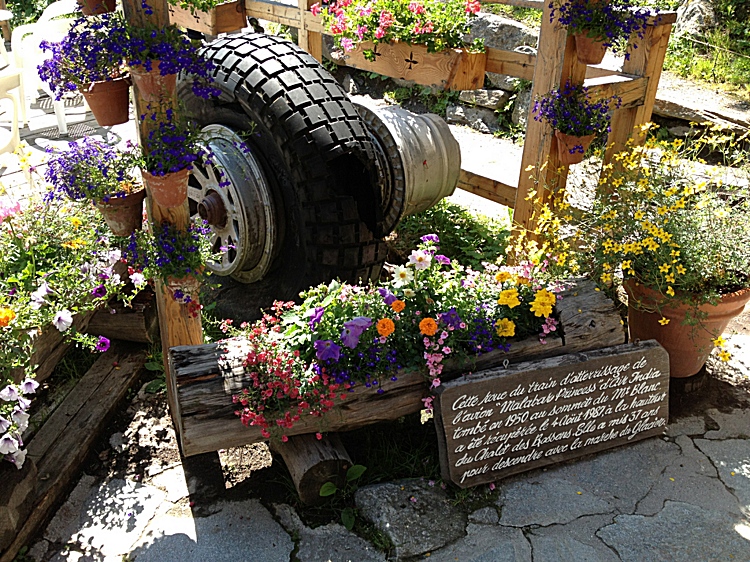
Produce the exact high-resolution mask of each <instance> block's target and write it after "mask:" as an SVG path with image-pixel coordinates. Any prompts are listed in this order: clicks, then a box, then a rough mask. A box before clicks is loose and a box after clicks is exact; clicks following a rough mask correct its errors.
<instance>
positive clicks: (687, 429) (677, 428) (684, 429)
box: [667, 416, 706, 438]
mask: <svg viewBox="0 0 750 562" xmlns="http://www.w3.org/2000/svg"><path fill="white" fill-rule="evenodd" d="M705 431H706V422H705V421H703V418H699V417H698V416H688V417H686V418H680V419H677V420H674V421H673V422H672V423H670V424H669V426H667V437H672V438H674V437H677V436H679V435H703V434H704V433H705Z"/></svg>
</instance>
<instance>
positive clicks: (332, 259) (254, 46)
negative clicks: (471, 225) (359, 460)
mask: <svg viewBox="0 0 750 562" xmlns="http://www.w3.org/2000/svg"><path fill="white" fill-rule="evenodd" d="M202 54H203V57H204V58H205V59H208V60H211V61H213V63H214V64H215V69H214V71H213V77H214V80H215V85H216V86H217V87H218V88H219V89H220V90H221V91H222V94H221V96H219V97H218V98H216V99H213V100H208V101H207V100H203V99H200V98H197V97H195V96H194V94H193V93H192V90H191V88H190V86H189V82H187V81H185V82H182V83H181V84H180V87H179V97H180V99H181V101H182V102H183V104H184V107H185V110H186V112H187V114H188V115H189V116H190V117H191V118H192V119H194V120H196V121H197V122H198V123H199V124H200V125H201V126H205V125H208V124H213V123H215V124H221V125H225V126H227V127H230V128H232V129H233V130H235V131H237V132H243V131H244V132H245V133H250V134H248V135H246V136H245V138H246V140H247V142H248V144H250V147H251V149H252V150H253V153H254V154H255V155H256V156H258V157H259V158H258V159H259V160H260V162H261V165H262V166H263V168H264V171H265V174H266V176H267V178H268V180H269V182H270V183H271V184H272V185H271V188H272V196H273V199H274V206H275V209H276V215H277V224H279V226H280V230H281V232H282V235H281V238H282V239H281V241H280V244H279V248H280V250H279V252H278V254H277V257H276V259H275V261H274V264H273V265H272V268H271V271H270V273H269V274H268V275H266V277H265V278H264V279H262V280H260V281H257V282H255V283H253V284H250V285H241V284H238V283H237V282H235V281H232V280H229V279H227V278H222V281H221V284H222V287H221V289H219V293H218V294H217V295H215V300H216V302H217V305H218V307H219V308H220V310H219V314H221V315H227V316H228V317H233V318H235V319H237V320H240V319H241V320H247V319H250V318H253V317H256V316H257V314H258V308H259V307H266V306H268V305H269V304H270V303H271V302H272V300H274V299H282V300H293V299H295V298H297V297H298V294H299V291H300V290H302V289H305V288H306V287H308V286H310V285H314V284H317V283H320V282H325V281H328V280H330V279H334V278H340V279H342V280H345V281H349V282H357V281H359V280H361V279H364V280H367V279H376V278H377V277H379V275H380V272H381V269H382V265H383V262H384V261H385V256H386V253H387V248H386V245H385V242H383V241H382V240H380V239H378V238H377V237H375V236H374V235H373V231H374V230H375V231H377V230H378V227H379V225H380V224H382V216H381V213H380V208H381V204H380V199H379V194H380V192H381V191H380V185H379V184H380V182H381V181H382V180H381V174H380V170H379V167H378V165H377V163H376V162H377V161H376V153H375V148H374V146H373V144H372V141H371V140H370V137H369V134H368V132H367V130H366V128H365V125H364V123H363V121H362V120H361V118H360V117H359V115H358V113H357V111H356V109H355V108H354V106H353V105H352V104H351V102H350V101H349V100H348V98H347V97H346V94H345V93H344V91H343V90H342V89H341V87H340V86H339V85H338V84H337V83H336V81H335V80H334V78H333V77H332V76H331V75H330V74H329V73H328V72H327V71H326V70H325V69H323V67H322V66H321V65H320V63H318V61H316V60H315V59H314V58H313V57H312V56H310V55H309V54H308V53H306V52H305V51H303V50H302V49H300V48H299V47H297V46H296V45H294V44H293V43H291V42H289V41H286V40H284V39H281V38H278V37H274V36H268V35H262V34H242V35H233V36H231V37H226V38H224V39H220V40H218V41H215V42H213V43H211V44H209V45H208V46H206V47H204V48H203V51H202Z"/></svg>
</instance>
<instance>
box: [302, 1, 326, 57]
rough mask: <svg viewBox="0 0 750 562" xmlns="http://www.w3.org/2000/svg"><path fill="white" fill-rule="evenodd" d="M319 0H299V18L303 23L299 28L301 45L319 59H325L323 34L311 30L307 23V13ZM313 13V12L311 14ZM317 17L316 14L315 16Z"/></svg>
mask: <svg viewBox="0 0 750 562" xmlns="http://www.w3.org/2000/svg"><path fill="white" fill-rule="evenodd" d="M317 1H318V0H297V3H298V6H299V11H300V14H299V18H300V22H302V25H300V26H299V29H298V32H297V33H298V35H297V37H298V41H299V46H300V47H302V48H303V49H304V50H305V51H307V52H308V53H310V54H311V55H312V56H313V57H315V59H316V60H318V61H321V62H322V61H323V35H321V33H320V32H318V31H310V30H309V29H308V28H307V26H306V25H305V19H306V15H307V14H308V13H310V6H312V5H313V4H315V2H317ZM310 15H312V14H310ZM313 17H315V16H313Z"/></svg>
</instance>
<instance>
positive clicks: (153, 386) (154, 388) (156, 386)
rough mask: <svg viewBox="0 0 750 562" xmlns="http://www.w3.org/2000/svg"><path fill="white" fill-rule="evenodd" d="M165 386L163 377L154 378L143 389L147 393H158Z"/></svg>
mask: <svg viewBox="0 0 750 562" xmlns="http://www.w3.org/2000/svg"><path fill="white" fill-rule="evenodd" d="M166 387H167V383H166V381H165V380H164V379H155V380H152V381H151V382H150V383H148V384H147V385H146V388H145V389H144V390H145V391H146V393H147V394H158V393H159V392H161V391H162V390H164V389H165V388H166Z"/></svg>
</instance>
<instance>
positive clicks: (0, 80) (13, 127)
mask: <svg viewBox="0 0 750 562" xmlns="http://www.w3.org/2000/svg"><path fill="white" fill-rule="evenodd" d="M0 68H2V70H0V98H2V99H7V100H10V101H11V103H12V104H13V113H12V115H11V124H10V139H9V140H8V141H7V142H5V143H4V144H2V145H0V154H2V153H4V152H13V151H14V150H15V149H16V147H17V146H18V144H19V143H20V142H21V133H20V131H19V126H18V122H19V116H20V118H21V119H20V121H21V123H22V124H25V123H26V101H25V99H24V92H23V76H22V74H23V72H22V71H21V70H20V69H18V68H16V67H15V66H14V65H13V64H10V56H8V52H7V51H6V50H5V41H2V40H1V39H0ZM22 126H23V125H22Z"/></svg>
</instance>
